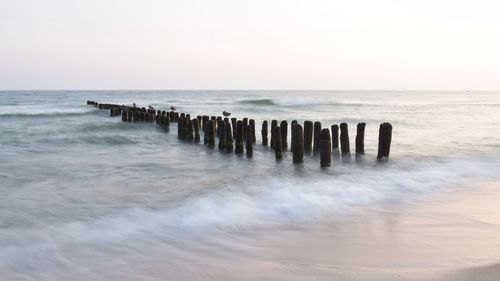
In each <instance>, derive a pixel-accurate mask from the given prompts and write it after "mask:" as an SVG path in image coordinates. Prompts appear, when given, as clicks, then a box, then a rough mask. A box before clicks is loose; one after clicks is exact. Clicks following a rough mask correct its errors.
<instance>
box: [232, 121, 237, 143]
mask: <svg viewBox="0 0 500 281" xmlns="http://www.w3.org/2000/svg"><path fill="white" fill-rule="evenodd" d="M236 120H237V119H236V118H234V117H233V118H231V126H232V128H233V139H235V138H236Z"/></svg>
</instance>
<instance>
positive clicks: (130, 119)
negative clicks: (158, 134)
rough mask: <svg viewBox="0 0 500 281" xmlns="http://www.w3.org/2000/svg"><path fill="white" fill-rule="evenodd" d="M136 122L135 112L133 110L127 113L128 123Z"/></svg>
mask: <svg viewBox="0 0 500 281" xmlns="http://www.w3.org/2000/svg"><path fill="white" fill-rule="evenodd" d="M133 120H134V112H133V111H132V110H129V111H128V113H127V121H128V122H132V121H133Z"/></svg>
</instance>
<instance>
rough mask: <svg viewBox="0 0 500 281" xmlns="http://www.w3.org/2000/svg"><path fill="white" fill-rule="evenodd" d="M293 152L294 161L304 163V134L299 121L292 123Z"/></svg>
mask: <svg viewBox="0 0 500 281" xmlns="http://www.w3.org/2000/svg"><path fill="white" fill-rule="evenodd" d="M292 124H293V123H292ZM292 152H293V163H302V162H303V161H304V134H303V132H302V126H301V125H299V124H297V123H295V124H294V125H292Z"/></svg>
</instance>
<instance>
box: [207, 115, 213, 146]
mask: <svg viewBox="0 0 500 281" xmlns="http://www.w3.org/2000/svg"><path fill="white" fill-rule="evenodd" d="M214 124H215V122H214V120H209V121H208V123H207V129H206V130H205V134H208V137H207V144H208V147H214V146H215V125H214Z"/></svg>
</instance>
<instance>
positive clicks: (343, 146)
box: [340, 123, 351, 156]
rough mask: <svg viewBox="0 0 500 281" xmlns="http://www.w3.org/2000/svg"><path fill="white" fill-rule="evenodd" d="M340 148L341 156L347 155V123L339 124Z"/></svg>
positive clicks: (348, 148) (349, 151) (348, 149)
mask: <svg viewBox="0 0 500 281" xmlns="http://www.w3.org/2000/svg"><path fill="white" fill-rule="evenodd" d="M340 150H341V152H342V156H348V155H349V154H350V153H351V149H350V145H349V128H348V126H347V123H341V124H340Z"/></svg>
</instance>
